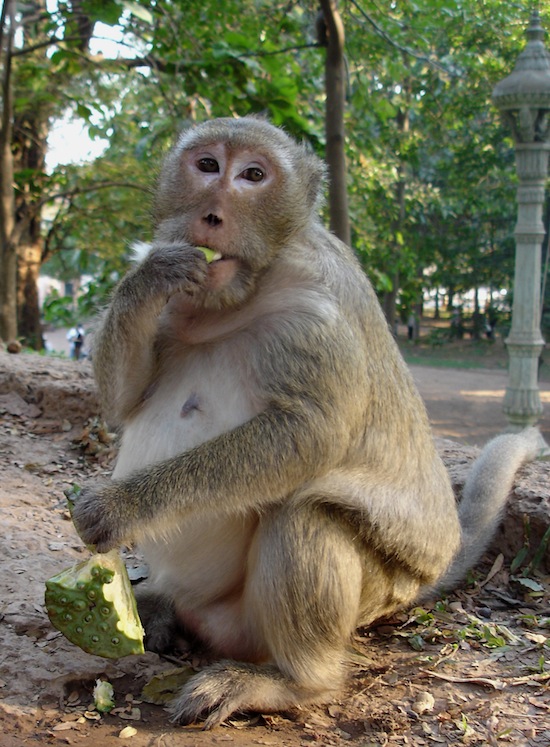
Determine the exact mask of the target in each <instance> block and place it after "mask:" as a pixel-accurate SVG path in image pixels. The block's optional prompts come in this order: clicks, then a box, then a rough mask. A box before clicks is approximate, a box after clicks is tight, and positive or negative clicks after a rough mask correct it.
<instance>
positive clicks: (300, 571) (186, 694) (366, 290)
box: [74, 118, 538, 727]
mask: <svg viewBox="0 0 550 747" xmlns="http://www.w3.org/2000/svg"><path fill="white" fill-rule="evenodd" d="M323 178H324V167H323V166H322V164H321V162H320V161H319V160H318V159H317V158H316V157H315V156H314V155H312V154H311V153H309V152H308V151H307V150H306V149H305V148H304V147H301V146H300V145H297V144H295V143H294V142H293V141H292V140H291V139H290V138H288V137H287V136H286V135H285V134H284V133H283V132H282V131H280V130H278V129H276V128H275V127H273V126H271V125H270V124H268V123H266V122H264V121H262V120H259V119H254V118H244V119H240V120H234V119H222V120H215V121H212V122H208V123H206V124H202V125H199V126H198V127H196V128H194V129H192V130H190V131H188V132H187V133H185V134H183V136H182V137H181V138H180V140H179V142H178V144H177V145H176V147H175V149H174V150H173V151H172V153H171V154H170V155H169V156H168V157H167V159H166V162H165V165H164V168H163V171H162V174H161V177H160V181H159V186H158V192H157V201H156V208H155V216H156V233H155V238H154V242H153V246H152V250H151V251H150V252H149V253H148V254H147V256H146V257H145V259H144V260H143V261H142V262H141V263H140V264H139V265H138V266H137V267H136V268H135V269H133V270H132V271H131V272H130V273H129V274H128V275H127V276H126V277H125V278H124V279H123V280H122V282H121V283H120V284H119V286H118V288H117V290H116V292H115V294H114V297H113V300H112V303H111V305H110V307H109V309H108V311H107V313H106V315H105V317H104V320H103V323H102V326H101V329H100V330H99V332H98V333H97V335H96V340H95V346H94V367H95V373H96V378H97V382H98V385H99V389H100V392H101V397H102V400H103V405H104V408H105V413H106V415H107V416H108V418H109V419H110V420H111V421H114V422H116V423H117V424H118V425H119V426H122V429H123V437H122V446H121V450H120V455H119V459H118V463H117V466H116V469H115V473H114V476H113V477H114V480H113V482H112V483H110V484H109V485H107V486H104V487H98V488H97V489H94V488H88V489H85V490H83V491H82V495H81V498H80V500H79V501H78V502H77V504H76V507H75V510H74V520H75V523H76V526H77V528H78V530H79V532H80V533H81V535H82V537H83V538H84V540H85V541H86V542H89V543H93V544H96V545H97V548H98V550H108V549H110V548H112V547H116V546H118V545H120V544H121V543H130V542H134V541H137V542H138V543H139V544H140V546H141V548H142V549H143V551H144V553H145V556H146V558H147V560H148V562H149V564H150V569H151V577H150V581H149V591H148V592H147V593H146V594H145V595H142V598H141V600H140V612H141V614H142V616H143V621H144V624H145V628H146V633H147V638H146V642H147V643H148V646H149V647H150V648H153V649H156V650H161V649H163V648H166V647H167V646H169V645H170V644H171V643H172V642H173V640H174V636H175V634H176V630H177V628H178V627H181V628H183V629H187V630H188V631H189V632H190V633H192V634H194V635H195V636H197V637H198V638H199V639H201V640H202V641H203V642H204V643H206V644H207V645H208V646H210V648H211V650H212V652H213V653H214V654H216V655H218V656H219V657H220V658H221V661H219V662H218V663H216V664H214V665H213V666H210V667H208V668H206V669H204V670H203V671H202V672H200V673H199V674H197V675H196V676H194V677H193V678H192V679H191V680H190V681H189V683H188V684H186V685H185V686H184V687H183V689H182V690H181V692H180V693H179V695H178V696H177V697H176V698H175V700H174V701H173V703H172V706H171V713H172V717H173V719H174V720H175V721H179V722H182V723H188V722H192V721H194V720H197V719H199V718H204V717H206V726H207V727H211V726H214V725H216V724H218V723H220V722H221V721H223V720H224V719H226V718H227V717H228V716H229V715H230V714H231V713H233V712H234V711H238V710H258V711H272V710H277V709H284V708H287V707H289V706H292V705H296V704H301V703H307V702H312V701H316V700H320V699H326V698H328V697H330V695H331V693H333V692H334V691H335V690H337V689H338V687H339V686H340V684H341V681H342V677H343V674H344V666H345V665H344V660H345V647H346V644H347V642H348V640H349V638H350V636H351V634H352V632H353V631H354V630H355V628H356V627H357V626H358V625H364V624H368V623H371V622H372V621H373V620H375V619H376V618H379V617H381V616H382V615H385V614H387V613H390V612H392V611H393V610H395V609H396V608H399V607H402V606H403V605H408V604H410V603H411V602H413V601H414V600H415V599H416V598H418V596H419V595H424V594H425V593H426V592H427V590H428V589H429V588H431V587H434V586H437V585H438V584H440V583H447V582H450V581H454V580H456V579H458V578H460V576H461V575H462V574H463V573H464V572H465V571H466V569H467V568H468V567H469V566H470V565H471V564H473V563H474V562H475V561H476V560H477V559H478V557H479V555H480V554H481V553H482V552H483V550H484V548H485V547H486V545H487V542H488V541H489V539H490V537H491V535H492V532H493V530H494V529H495V527H496V525H497V523H498V520H499V516H500V513H501V510H502V507H503V505H504V503H505V501H506V498H507V496H508V493H509V490H510V487H511V484H512V481H513V478H514V473H515V471H516V469H517V468H518V467H519V465H520V464H521V463H522V462H523V461H525V460H526V459H531V458H533V457H534V456H535V455H536V453H537V439H538V434H537V432H536V431H534V430H530V431H526V432H524V434H522V435H519V436H503V437H499V438H498V439H496V440H495V441H493V442H492V443H491V444H490V445H489V446H488V447H487V449H486V450H485V451H484V452H483V454H482V456H481V457H480V461H479V464H478V466H477V467H476V468H475V469H474V471H473V473H472V474H473V479H472V480H471V481H470V482H469V484H468V485H467V487H466V489H465V497H464V500H463V504H462V505H461V507H460V515H461V517H462V520H463V529H462V531H461V526H460V522H459V514H458V512H457V508H456V506H455V499H454V496H453V492H452V490H451V486H450V482H449V478H448V476H447V473H446V471H445V469H444V467H443V464H442V462H441V460H440V458H439V456H438V455H437V453H436V451H435V448H434V444H433V441H432V435H431V433H430V428H429V425H428V420H427V416H426V412H425V409H424V406H423V404H422V402H421V400H420V398H419V396H418V394H417V391H416V389H415V387H414V385H413V382H412V380H411V377H410V375H409V372H408V370H407V367H406V366H405V364H404V362H403V360H402V359H401V356H400V354H399V352H398V349H397V346H396V345H395V342H394V340H393V339H392V337H391V335H390V334H389V332H388V328H387V324H386V322H385V320H384V317H383V314H382V312H381V309H380V307H379V304H378V302H377V300H376V297H375V294H374V292H373V290H372V288H371V286H370V284H369V282H368V280H367V279H366V277H365V275H364V273H363V272H362V270H361V268H360V266H359V264H358V262H357V260H356V259H355V257H354V255H353V253H352V252H351V250H350V249H349V248H348V247H347V246H345V245H344V244H342V243H341V242H340V241H338V240H337V239H336V238H335V237H334V236H332V235H331V234H330V233H329V232H328V231H327V230H325V228H323V226H322V225H321V222H320V221H319V219H318V217H317V207H318V201H319V195H320V192H321V189H322V182H323ZM197 246H206V247H209V248H211V249H214V250H216V251H218V252H220V253H221V255H222V259H221V260H220V261H218V262H213V263H212V264H210V265H208V264H207V262H206V260H205V258H204V256H203V254H202V253H201V252H200V251H199V250H197V248H196V247H197ZM461 535H463V536H462V537H461Z"/></svg>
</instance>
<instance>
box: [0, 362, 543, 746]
mask: <svg viewBox="0 0 550 747" xmlns="http://www.w3.org/2000/svg"><path fill="white" fill-rule="evenodd" d="M12 358H17V362H16V363H15V364H14V363H13V360H8V357H7V356H6V354H4V353H0V372H1V371H2V368H4V369H5V368H6V366H10V367H11V366H13V365H15V369H14V373H13V377H12V378H13V381H14V382H16V381H17V384H18V385H21V382H25V381H26V380H27V379H26V378H25V377H27V378H28V379H29V380H31V379H32V381H33V382H35V383H36V386H40V387H41V390H40V391H41V394H40V396H38V397H37V396H35V395H33V396H28V397H25V399H21V398H19V397H18V396H17V395H15V393H14V391H9V392H7V391H6V388H5V387H4V389H3V390H0V513H1V516H2V532H1V536H0V563H1V570H2V573H1V574H0V747H21V746H22V745H40V746H42V745H82V747H92V746H94V747H95V746H98V747H103V746H104V747H113V745H119V744H124V743H125V742H127V743H129V744H132V745H133V746H135V747H180V746H182V747H185V746H187V745H189V746H191V745H192V746H193V747H194V746H195V745H196V746H197V747H200V746H202V745H215V744H218V743H230V744H234V745H237V746H238V745H246V746H247V747H248V746H249V745H273V746H274V747H286V746H288V747H295V746H298V745H299V746H301V747H306V745H311V744H318V745H323V746H324V745H327V746H329V745H330V746H335V747H340V746H341V745H344V744H346V745H353V746H354V747H374V746H375V745H376V746H377V745H413V746H414V747H417V746H420V745H461V744H466V745H521V746H529V747H530V746H534V745H545V746H547V745H549V744H550V694H549V691H548V683H549V682H550V648H549V643H550V640H549V636H550V579H549V578H548V577H547V576H544V575H542V574H541V573H540V572H539V571H537V570H536V569H530V570H529V572H528V573H524V574H521V573H520V572H519V571H514V572H513V571H512V569H511V568H510V565H509V563H507V562H504V563H503V562H502V559H501V558H498V557H496V558H495V556H494V555H492V556H488V558H486V559H485V562H484V563H483V564H482V565H481V566H480V568H478V569H477V571H476V573H475V574H473V575H472V577H471V579H470V580H469V582H468V584H467V585H465V586H464V587H463V588H462V589H460V590H459V591H457V592H455V593H454V594H451V595H449V596H448V597H445V598H444V599H442V600H435V601H434V602H433V603H431V604H429V605H424V607H423V608H422V609H414V610H409V611H405V612H404V613H402V614H400V615H397V616H395V617H394V618H392V619H390V620H385V621H383V622H381V623H380V624H379V625H377V626H375V627H374V628H373V629H370V630H360V631H358V634H357V636H356V639H355V641H354V647H353V652H352V654H351V655H350V659H351V662H350V677H349V682H348V685H347V687H346V689H345V691H344V692H342V693H339V694H337V695H335V697H334V700H333V701H332V702H331V703H328V704H326V705H323V706H317V707H313V708H304V709H302V710H295V711H292V712H288V713H283V714H277V715H267V714H266V715H254V714H252V715H250V714H248V715H243V717H240V718H235V719H232V720H231V721H230V722H229V723H228V724H226V725H224V726H223V727H220V728H218V729H216V730H214V731H212V732H204V731H201V730H200V725H199V726H197V727H179V726H174V725H172V724H170V723H169V722H168V720H167V717H166V713H165V712H164V710H163V708H162V707H161V706H158V705H153V704H150V703H147V702H145V700H144V699H143V697H142V687H143V685H144V684H145V683H146V682H147V681H148V680H149V679H150V678H151V677H152V676H153V675H154V674H158V673H160V672H162V671H165V670H169V669H172V668H174V667H175V666H180V665H182V664H184V663H190V664H191V665H193V666H196V665H200V661H198V660H196V659H194V658H193V654H191V655H190V658H189V656H187V657H186V656H183V657H179V658H171V659H162V658H160V657H158V656H156V655H153V654H145V655H143V656H134V657H127V658H125V659H122V660H118V661H109V660H104V659H99V658H97V657H93V656H89V655H87V654H85V653H83V652H82V651H80V650H79V649H78V648H76V647H75V646H72V645H71V644H70V643H69V642H68V641H66V640H65V639H64V638H63V636H61V634H59V633H58V632H56V631H55V630H54V629H53V628H52V626H51V624H50V622H49V620H48V618H47V615H46V613H45V609H44V581H45V580H46V579H47V578H49V577H50V576H52V575H53V574H55V573H57V572H59V571H61V570H63V569H64V568H66V567H67V566H69V565H70V564H71V563H72V562H74V561H76V560H80V559H83V558H85V557H87V551H86V550H85V549H84V548H83V547H82V544H81V542H80V540H79V539H78V537H77V535H76V534H75V532H74V529H73V527H72V524H71V522H70V517H69V514H68V512H67V509H66V503H65V499H64V497H63V490H64V489H65V488H67V487H68V486H69V485H70V484H71V483H72V482H78V483H85V482H88V481H93V480H96V479H98V478H101V477H104V476H108V475H109V474H110V470H111V467H112V459H113V456H114V447H113V445H112V444H110V443H106V444H105V443H101V439H102V438H103V434H102V431H101V429H99V428H98V427H97V426H96V425H94V423H91V424H90V423H89V422H88V424H87V425H85V424H86V423H87V421H88V417H89V415H90V414H91V413H92V411H93V393H91V389H90V375H89V369H88V364H87V363H83V364H75V363H72V362H69V361H59V360H52V359H45V358H39V357H37V356H13V357H12ZM413 374H414V376H415V379H416V381H417V384H418V386H419V389H420V391H421V393H422V394H423V396H424V398H425V399H426V402H427V406H428V411H429V413H430V418H431V420H432V422H433V424H434V431H435V433H436V435H440V436H445V437H451V438H455V439H457V440H462V441H463V442H465V443H477V444H482V443H484V442H485V441H486V440H487V438H488V437H489V436H491V435H494V434H496V433H498V432H500V431H501V430H502V429H503V427H504V426H505V420H504V418H503V416H502V415H501V404H500V400H501V397H502V392H503V389H504V387H505V382H506V378H505V375H504V374H502V375H501V374H500V373H495V372H487V371H476V372H472V371H458V372H457V371H454V370H449V369H444V370H442V369H426V368H419V367H413ZM16 388H17V387H16V385H15V383H14V386H13V389H14V390H15V389H16ZM23 388H25V387H23ZM8 389H9V387H8ZM542 390H543V399H545V401H546V402H549V401H550V385H543V386H542ZM33 391H34V390H33ZM33 399H35V400H37V401H36V402H33V401H32V400H33ZM547 409H548V408H547ZM543 432H544V433H545V436H546V439H547V441H549V440H550V422H549V420H548V413H545V417H544V419H543ZM127 563H128V565H129V567H130V568H133V567H139V565H140V559H139V557H136V556H134V555H129V556H128V558H127ZM97 679H108V680H109V681H110V682H111V683H112V684H113V686H114V690H115V699H116V708H115V710H114V711H113V712H111V713H110V714H106V715H100V714H99V713H98V712H97V710H95V708H94V705H93V702H92V695H91V693H92V689H93V686H94V684H95V682H96V680H97Z"/></svg>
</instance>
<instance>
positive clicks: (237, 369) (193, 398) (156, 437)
mask: <svg viewBox="0 0 550 747" xmlns="http://www.w3.org/2000/svg"><path fill="white" fill-rule="evenodd" d="M237 348H238V346H233V348H230V346H229V345H220V350H219V352H218V353H216V354H210V353H209V352H208V351H197V352H192V353H191V354H186V355H185V356H180V357H174V358H173V359H172V360H171V362H170V365H169V366H167V368H166V370H165V371H164V372H163V374H162V376H161V378H160V380H159V382H157V383H154V384H153V385H152V386H151V387H150V393H149V395H148V396H146V399H145V401H144V402H143V404H142V406H141V408H140V409H139V410H138V412H137V413H136V414H135V415H134V416H133V417H132V419H131V420H130V421H129V422H127V423H126V424H125V427H124V433H123V436H122V443H121V448H120V452H119V457H118V461H117V465H116V468H115V471H114V473H113V478H122V477H125V476H127V475H129V474H130V473H131V472H134V471H136V470H139V469H143V468H144V467H147V466H150V465H152V464H155V463H156V462H160V461H162V460H164V459H169V458H171V457H173V456H176V455H177V454H181V453H183V452H184V451H187V450H188V449H191V448H193V447H194V446H198V445H199V444H201V443H204V442H205V441H209V440H210V439H212V438H215V437H216V436H219V435H220V434H222V433H226V432H227V431H230V430H232V429H233V428H236V427H237V426H238V425H242V423H245V422H246V421H247V420H250V419H251V418H252V417H254V415H257V414H258V412H259V411H260V409H261V407H260V406H259V405H258V403H257V402H255V400H254V397H253V393H252V392H253V387H252V386H251V385H250V384H249V382H248V381H247V377H246V373H245V366H246V359H244V360H243V356H242V355H241V356H239V352H238V349H237ZM236 358H237V360H236Z"/></svg>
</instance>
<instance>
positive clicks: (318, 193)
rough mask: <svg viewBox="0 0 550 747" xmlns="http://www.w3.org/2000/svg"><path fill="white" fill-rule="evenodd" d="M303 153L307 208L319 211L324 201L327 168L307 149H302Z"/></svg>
mask: <svg viewBox="0 0 550 747" xmlns="http://www.w3.org/2000/svg"><path fill="white" fill-rule="evenodd" d="M304 151H305V152H304V160H305V161H306V169H307V173H308V174H309V178H308V180H307V185H306V189H307V200H308V206H309V207H310V208H311V209H312V210H313V209H314V208H315V209H317V210H319V209H320V208H321V207H322V205H323V202H324V199H325V195H324V188H325V184H326V182H327V178H328V168H327V166H326V164H325V163H323V161H321V159H320V158H317V156H316V155H315V154H314V153H313V152H312V151H310V150H309V148H306V147H304Z"/></svg>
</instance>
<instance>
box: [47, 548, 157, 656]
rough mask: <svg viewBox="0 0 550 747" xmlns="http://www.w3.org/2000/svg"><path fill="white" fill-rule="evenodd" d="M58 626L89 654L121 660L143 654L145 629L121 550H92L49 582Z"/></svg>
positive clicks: (52, 614) (50, 608)
mask: <svg viewBox="0 0 550 747" xmlns="http://www.w3.org/2000/svg"><path fill="white" fill-rule="evenodd" d="M46 610H47V612H48V617H49V618H50V620H51V623H52V625H53V626H54V627H56V628H57V629H58V630H60V631H61V632H62V633H63V635H64V636H65V637H66V638H68V639H69V641H71V643H74V644H75V645H77V646H79V647H80V648H81V649H82V650H83V651H86V653H88V654H95V655H96V656H103V657H105V658H108V659H118V658H119V657H122V656H128V655H129V654H142V653H143V652H144V648H143V635H144V631H143V628H142V626H141V621H140V619H139V615H138V612H137V605H136V600H135V597H134V593H133V591H132V585H131V584H130V579H129V578H128V572H127V571H126V566H125V565H124V563H123V561H122V559H121V557H120V555H119V552H118V550H111V551H110V552H108V553H101V554H98V555H93V556H92V557H91V558H89V560H85V561H83V562H81V563H77V564H76V565H74V566H73V567H72V568H68V569H67V570H65V571H62V572H61V573H58V574H57V576H53V578H50V579H49V580H48V581H46Z"/></svg>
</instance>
